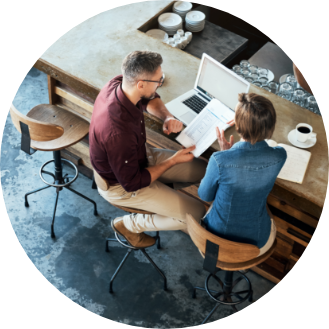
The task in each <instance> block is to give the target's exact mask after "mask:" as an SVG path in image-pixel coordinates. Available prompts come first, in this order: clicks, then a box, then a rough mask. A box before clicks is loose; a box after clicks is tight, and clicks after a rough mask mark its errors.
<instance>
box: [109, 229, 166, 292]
mask: <svg viewBox="0 0 329 329" xmlns="http://www.w3.org/2000/svg"><path fill="white" fill-rule="evenodd" d="M115 236H116V238H115V239H114V238H107V239H106V245H105V251H106V252H109V251H110V250H109V246H108V242H109V241H113V242H118V243H120V244H121V245H122V246H124V247H126V248H127V249H128V250H127V253H126V254H125V256H124V257H123V259H122V261H121V263H120V265H119V266H118V268H117V269H116V270H115V272H114V274H113V275H112V278H111V281H110V285H109V293H111V294H112V293H113V281H114V279H115V278H116V276H117V275H118V273H119V272H120V270H121V268H122V267H123V265H124V263H125V262H126V260H127V259H128V257H129V255H130V254H131V252H132V251H138V250H140V251H141V252H142V253H143V254H144V256H145V257H146V258H147V259H148V261H149V262H150V263H151V265H152V266H153V267H154V268H155V269H156V270H157V272H158V273H159V274H160V275H161V277H162V278H163V290H164V291H167V278H166V276H165V275H164V273H163V272H162V271H161V270H160V269H159V267H158V266H157V265H156V264H155V263H154V261H153V260H152V258H151V257H150V256H149V255H148V254H147V253H146V251H145V248H136V247H133V246H131V245H130V244H129V242H128V241H126V240H121V239H120V237H119V236H118V234H117V233H116V232H115ZM154 238H155V239H156V243H157V249H160V248H161V246H160V236H159V232H156V236H155V237H154Z"/></svg>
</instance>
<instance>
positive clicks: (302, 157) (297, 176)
mask: <svg viewBox="0 0 329 329" xmlns="http://www.w3.org/2000/svg"><path fill="white" fill-rule="evenodd" d="M266 142H267V144H268V145H269V146H271V147H275V146H281V147H283V148H284V149H285V150H286V152H287V160H286V162H285V164H284V166H283V167H282V169H281V171H280V173H279V175H278V178H281V179H284V180H288V181H290V182H294V183H298V184H302V183H303V180H304V177H305V173H306V169H307V167H308V163H309V161H310V158H311V152H309V151H306V150H301V149H299V148H297V147H293V146H290V145H286V144H277V143H276V142H275V141H274V140H272V139H268V140H266Z"/></svg>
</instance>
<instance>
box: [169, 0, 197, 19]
mask: <svg viewBox="0 0 329 329" xmlns="http://www.w3.org/2000/svg"><path fill="white" fill-rule="evenodd" d="M191 9H192V4H191V2H186V1H177V2H175V3H174V5H173V7H172V11H173V12H174V13H176V14H178V15H179V16H180V17H182V20H183V22H184V20H185V16H186V14H187V13H188V12H189V11H190V10H191Z"/></svg>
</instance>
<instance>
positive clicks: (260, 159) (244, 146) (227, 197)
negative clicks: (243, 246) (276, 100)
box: [198, 141, 287, 248]
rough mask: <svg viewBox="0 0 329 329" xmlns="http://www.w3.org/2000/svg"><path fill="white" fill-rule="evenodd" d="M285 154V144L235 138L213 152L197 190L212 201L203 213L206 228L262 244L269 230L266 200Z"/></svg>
mask: <svg viewBox="0 0 329 329" xmlns="http://www.w3.org/2000/svg"><path fill="white" fill-rule="evenodd" d="M286 158H287V153H286V151H285V149H284V148H282V147H280V146H278V147H269V146H268V144H267V143H266V142H265V141H261V142H258V143H256V144H254V145H252V144H251V143H249V142H238V143H236V144H234V145H233V146H232V147H231V149H229V150H226V151H221V152H216V153H214V154H213V155H212V156H211V158H210V160H209V164H208V167H207V171H206V175H205V177H204V178H203V179H202V181H201V184H200V187H199V190H198V194H199V196H200V198H201V199H202V200H205V201H208V202H211V201H213V205H212V209H211V211H210V212H209V213H208V214H207V215H206V217H205V220H204V222H205V224H206V227H207V230H209V231H210V232H212V233H214V234H216V235H218V236H220V237H222V238H225V239H228V240H231V241H236V242H244V243H250V244H253V245H256V246H257V247H258V248H261V247H263V246H264V245H265V243H266V242H267V240H268V238H269V236H270V232H271V219H270V217H269V215H268V213H267V211H266V200H267V196H268V195H269V193H270V191H271V190H272V188H273V185H274V182H275V179H276V177H277V175H278V174H279V172H280V170H281V168H282V166H283V165H284V163H285V161H286Z"/></svg>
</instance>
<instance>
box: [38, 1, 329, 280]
mask: <svg viewBox="0 0 329 329" xmlns="http://www.w3.org/2000/svg"><path fill="white" fill-rule="evenodd" d="M147 4H148V7H147V8H145V3H137V4H132V5H129V6H123V7H119V8H116V9H113V10H111V11H108V12H105V13H102V14H100V15H97V16H95V17H93V18H91V19H89V20H87V21H86V22H84V23H82V24H80V25H78V26H77V27H76V28H74V29H72V30H71V31H69V32H68V33H67V34H65V35H64V36H63V37H62V38H60V39H59V40H58V41H57V42H56V43H55V44H53V45H52V46H51V47H50V48H49V49H48V50H47V51H46V52H45V53H44V54H43V55H42V56H41V58H40V59H39V60H38V61H37V62H36V64H35V67H36V68H37V69H39V70H41V71H43V72H45V73H47V74H48V86H49V102H50V103H51V104H56V105H58V106H61V107H63V108H65V109H67V110H69V111H71V112H73V113H75V114H77V115H79V116H81V117H83V118H85V119H86V120H87V121H90V117H91V114H92V109H93V102H94V100H95V99H96V97H97V94H98V92H99V90H100V89H101V88H102V86H103V85H104V84H105V83H106V82H107V81H108V80H109V79H111V78H112V77H113V76H115V75H117V74H120V73H121V72H120V67H121V63H122V59H123V58H124V57H125V56H126V54H128V53H129V52H131V51H133V50H136V49H149V50H154V51H157V52H160V53H161V55H162V56H163V59H164V63H163V65H162V68H163V70H164V72H165V74H166V80H165V83H164V84H163V86H162V87H161V88H160V89H159V90H158V92H159V94H160V96H161V98H162V99H163V101H164V102H165V103H167V102H169V101H171V100H172V99H174V98H176V97H177V96H179V95H181V94H183V93H184V92H186V91H188V90H189V89H192V88H193V85H194V81H195V78H196V75H197V71H198V67H199V63H200V60H199V59H198V58H196V57H194V56H192V55H190V54H188V53H186V52H184V51H181V50H179V49H176V48H172V47H170V46H168V45H166V44H163V43H162V42H159V41H158V40H156V39H153V38H151V37H148V36H147V35H145V33H143V32H141V31H139V30H138V28H140V27H141V26H142V25H143V24H144V23H145V22H148V21H150V22H151V21H152V20H154V17H155V16H157V15H159V13H162V12H164V11H168V10H169V9H170V7H171V6H172V2H170V1H157V2H147ZM144 25H145V24H144ZM250 92H256V93H259V94H261V95H264V96H266V97H268V98H270V99H271V101H272V102H273V104H274V106H275V108H276V111H277V125H276V130H275V132H274V136H273V139H274V140H276V141H277V142H278V143H286V144H289V142H288V140H287V135H288V133H289V131H290V130H292V129H293V128H294V127H295V126H296V125H297V123H300V122H305V123H309V124H311V125H312V126H313V128H314V131H315V132H316V133H317V143H316V145H315V146H314V147H313V148H311V149H310V151H311V152H312V156H311V160H310V163H309V167H308V170H307V173H306V176H305V180H304V183H303V184H302V185H300V184H295V183H291V182H287V181H283V180H281V179H277V181H276V183H275V186H274V188H273V191H272V192H271V195H270V197H269V199H268V203H269V204H270V205H271V206H272V207H273V209H274V210H275V211H274V212H273V214H274V219H275V221H276V225H277V228H278V236H277V238H278V246H277V248H276V252H275V253H274V254H273V257H271V258H270V259H269V260H268V261H266V262H265V263H263V264H261V265H259V266H258V267H257V268H255V269H254V270H255V271H256V272H258V273H260V274H261V275H263V276H265V277H267V278H268V279H270V280H272V281H273V282H278V281H279V280H280V279H282V278H283V277H284V275H285V274H286V273H288V271H289V270H290V269H291V268H292V266H293V265H294V264H295V262H296V261H297V260H298V259H299V257H300V256H301V254H302V253H303V251H304V249H305V247H306V246H307V245H308V243H309V241H310V238H311V237H312V234H313V232H314V229H315V228H316V226H317V223H318V220H319V218H320V215H321V211H322V207H323V204H324V200H325V194H326V188H327V182H328V147H327V140H326V134H325V129H324V125H323V121H322V118H321V117H320V116H318V115H316V114H313V113H311V112H309V111H307V110H305V109H303V108H301V107H299V106H297V105H295V104H293V103H291V102H289V101H286V100H284V99H282V98H280V97H278V96H276V95H274V94H271V93H268V92H266V91H265V90H263V89H260V88H257V87H255V86H252V87H251V90H250ZM145 124H146V132H147V141H148V143H149V144H151V145H153V146H155V147H159V148H170V149H173V150H177V149H179V148H180V146H179V145H178V144H177V143H176V142H175V141H174V138H175V135H172V136H170V138H168V136H166V135H164V134H163V133H162V122H161V120H159V119H157V118H155V117H153V116H152V115H150V114H147V113H145ZM230 134H233V135H234V136H235V140H236V141H237V140H238V137H237V134H236V132H235V128H234V127H232V128H230V129H229V130H227V131H226V134H225V135H226V136H227V137H229V135H230ZM216 150H219V146H218V143H217V142H216V143H214V144H213V145H212V148H211V149H210V150H208V151H207V152H206V153H205V154H204V156H205V157H208V158H209V157H210V155H211V154H212V152H213V151H216ZM62 156H63V157H67V158H69V159H70V160H71V161H73V162H74V163H75V164H77V165H78V167H79V170H80V171H82V172H83V173H85V174H86V175H90V173H91V171H90V169H91V164H90V160H89V146H88V140H87V139H86V140H84V141H82V142H80V143H78V144H76V145H74V146H72V147H70V148H69V149H68V150H67V151H65V152H63V153H62ZM88 168H89V169H88ZM181 192H182V193H187V194H189V195H191V196H194V197H197V186H191V187H189V188H185V189H183V190H182V191H181Z"/></svg>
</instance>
